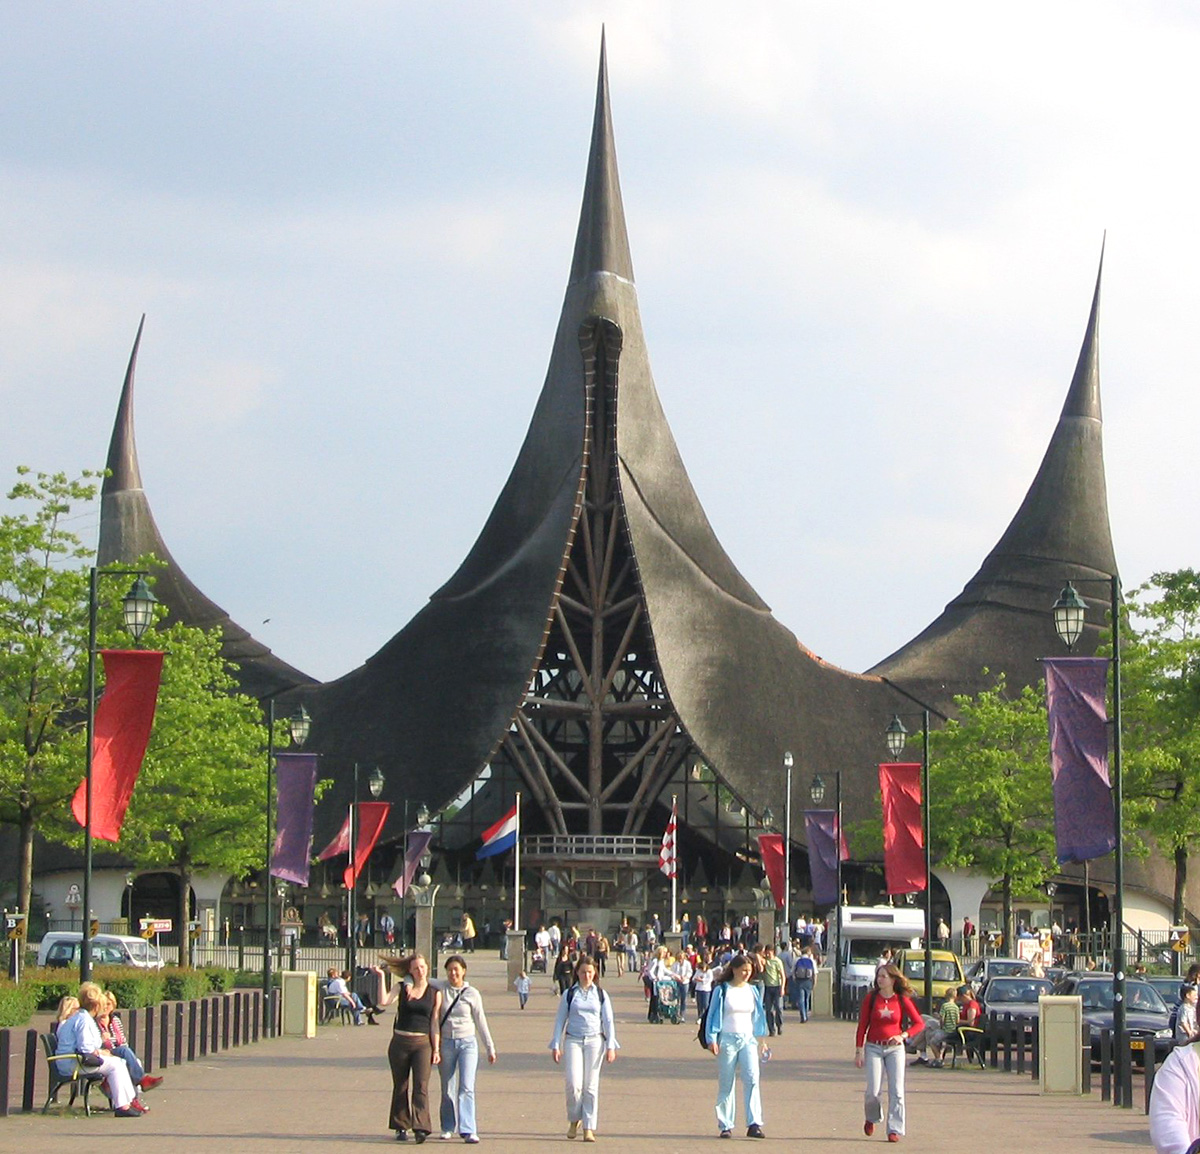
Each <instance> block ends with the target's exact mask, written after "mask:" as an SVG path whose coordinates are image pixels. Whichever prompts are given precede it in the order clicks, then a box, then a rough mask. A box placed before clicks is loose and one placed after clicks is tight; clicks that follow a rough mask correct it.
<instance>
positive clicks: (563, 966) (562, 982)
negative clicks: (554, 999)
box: [553, 942, 575, 994]
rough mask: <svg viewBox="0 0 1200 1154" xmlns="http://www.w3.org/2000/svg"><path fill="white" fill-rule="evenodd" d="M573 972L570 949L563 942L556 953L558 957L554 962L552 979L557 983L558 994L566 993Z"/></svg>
mask: <svg viewBox="0 0 1200 1154" xmlns="http://www.w3.org/2000/svg"><path fill="white" fill-rule="evenodd" d="M574 970H575V964H574V962H573V961H572V960H571V947H570V946H568V945H567V944H566V943H565V942H564V943H563V947H562V949H561V950H559V951H558V957H557V958H556V959H555V961H554V974H553V977H554V980H555V982H557V983H558V992H559V993H560V994H565V993H566V992H567V988H568V987H569V986H570V984H571V975H572V974H573V973H574Z"/></svg>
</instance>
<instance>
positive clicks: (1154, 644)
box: [1121, 569, 1200, 924]
mask: <svg viewBox="0 0 1200 1154" xmlns="http://www.w3.org/2000/svg"><path fill="white" fill-rule="evenodd" d="M1123 617H1124V618H1125V626H1126V627H1125V628H1124V629H1123V630H1122V635H1123V640H1122V646H1123V647H1122V650H1121V669H1122V675H1123V686H1122V710H1123V722H1124V726H1123V728H1124V743H1123V747H1122V748H1123V755H1124V764H1123V766H1122V771H1123V774H1124V786H1125V794H1126V798H1127V805H1126V818H1127V820H1129V821H1131V822H1132V823H1133V824H1135V825H1137V826H1139V827H1141V828H1142V829H1144V830H1145V831H1146V832H1147V833H1149V834H1150V835H1151V836H1152V837H1153V838H1154V839H1155V840H1156V841H1157V843H1158V845H1159V847H1160V848H1161V849H1162V850H1163V851H1164V852H1165V853H1167V854H1168V855H1169V856H1170V857H1171V859H1172V860H1173V863H1174V867H1175V886H1174V900H1173V911H1174V912H1173V916H1174V920H1175V922H1176V924H1178V923H1180V922H1182V920H1183V918H1184V911H1185V909H1186V906H1187V882H1188V856H1189V854H1191V853H1192V852H1194V851H1195V850H1196V849H1197V847H1200V574H1197V573H1196V571H1195V570H1194V569H1180V570H1177V571H1175V572H1163V573H1155V574H1154V575H1153V576H1152V577H1151V578H1150V580H1149V581H1147V582H1146V583H1145V584H1144V585H1142V586H1140V587H1139V588H1137V589H1135V590H1134V591H1133V592H1132V593H1130V594H1129V595H1128V597H1127V599H1126V605H1125V610H1124V613H1123ZM1139 802H1140V803H1142V804H1141V805H1140V806H1139Z"/></svg>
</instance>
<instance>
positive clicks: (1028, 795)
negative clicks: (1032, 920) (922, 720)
mask: <svg viewBox="0 0 1200 1154" xmlns="http://www.w3.org/2000/svg"><path fill="white" fill-rule="evenodd" d="M954 703H955V706H956V708H957V710H958V715H957V717H955V718H952V719H951V720H950V721H948V722H947V723H946V725H945V726H944V727H943V728H942V729H938V730H933V731H932V732H931V733H930V735H929V755H930V763H929V798H930V811H929V820H930V834H931V842H932V853H933V857H934V860H935V861H939V862H941V863H942V864H943V865H946V866H949V867H951V868H954V869H969V870H973V871H975V872H977V873H982V874H984V875H987V876H989V877H991V878H993V879H995V882H993V884H996V882H998V883H999V889H1000V893H1001V898H1002V901H1003V905H1004V915H1003V916H1004V934H1005V940H1006V941H1012V940H1013V899H1014V898H1017V897H1025V896H1031V895H1032V894H1033V893H1034V892H1035V891H1036V890H1037V889H1038V887H1039V886H1041V885H1042V884H1043V883H1044V882H1045V881H1046V879H1047V878H1049V877H1051V876H1052V875H1053V874H1054V872H1055V870H1056V868H1057V866H1056V864H1055V858H1054V820H1053V813H1054V800H1053V790H1052V786H1051V778H1050V755H1049V738H1048V728H1047V722H1046V707H1045V688H1044V686H1043V685H1039V686H1038V687H1037V688H1033V687H1030V686H1026V687H1025V688H1023V689H1022V690H1020V692H1017V693H1013V692H1010V691H1009V689H1008V685H1007V682H1006V680H1005V677H1004V675H1003V674H1000V675H999V676H998V677H997V678H996V682H995V685H994V686H993V687H992V688H991V689H987V690H984V691H983V692H982V693H979V694H977V695H975V696H973V697H967V696H960V697H956V698H955V699H954Z"/></svg>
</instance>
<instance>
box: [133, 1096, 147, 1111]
mask: <svg viewBox="0 0 1200 1154" xmlns="http://www.w3.org/2000/svg"><path fill="white" fill-rule="evenodd" d="M129 1106H130V1108H131V1109H133V1110H136V1111H137V1112H138V1113H139V1114H149V1113H150V1107H149V1106H147V1105H146V1103H145V1102H143V1101H142V1100H141V1098H134V1100H133V1101H132V1102H130V1103H129Z"/></svg>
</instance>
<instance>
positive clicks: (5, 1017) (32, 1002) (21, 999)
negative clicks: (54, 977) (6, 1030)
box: [0, 981, 40, 1027]
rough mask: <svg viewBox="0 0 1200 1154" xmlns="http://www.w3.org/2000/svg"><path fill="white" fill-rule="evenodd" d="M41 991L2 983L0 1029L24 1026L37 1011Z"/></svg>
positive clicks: (0, 982)
mask: <svg viewBox="0 0 1200 1154" xmlns="http://www.w3.org/2000/svg"><path fill="white" fill-rule="evenodd" d="M39 993H40V989H39V988H38V987H36V986H30V985H25V984H22V985H20V986H14V985H13V984H12V982H8V981H0V1027H5V1026H23V1025H24V1024H25V1023H26V1022H28V1021H29V1019H30V1017H31V1015H32V1014H33V1012H34V1010H36V1009H37V1004H38V1003H37V999H38V994H39Z"/></svg>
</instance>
